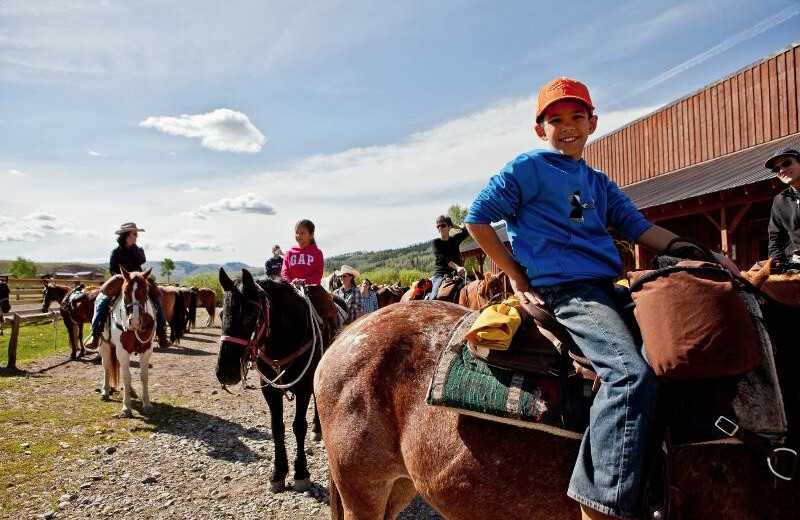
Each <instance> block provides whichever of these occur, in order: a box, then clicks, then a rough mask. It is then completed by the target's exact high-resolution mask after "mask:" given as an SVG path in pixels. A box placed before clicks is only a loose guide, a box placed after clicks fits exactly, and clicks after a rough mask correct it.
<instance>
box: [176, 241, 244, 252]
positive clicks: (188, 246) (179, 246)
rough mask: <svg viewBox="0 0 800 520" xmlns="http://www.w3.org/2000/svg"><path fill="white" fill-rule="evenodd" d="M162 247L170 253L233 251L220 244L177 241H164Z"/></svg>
mask: <svg viewBox="0 0 800 520" xmlns="http://www.w3.org/2000/svg"><path fill="white" fill-rule="evenodd" d="M161 247H163V248H165V249H169V250H170V251H223V250H225V249H233V248H231V247H223V246H221V245H218V244H211V243H207V242H188V241H185V240H177V239H171V240H162V241H161Z"/></svg>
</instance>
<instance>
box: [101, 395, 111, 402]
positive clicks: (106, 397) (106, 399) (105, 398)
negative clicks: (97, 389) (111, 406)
mask: <svg viewBox="0 0 800 520" xmlns="http://www.w3.org/2000/svg"><path fill="white" fill-rule="evenodd" d="M100 400H101V401H110V400H111V396H110V395H108V394H100Z"/></svg>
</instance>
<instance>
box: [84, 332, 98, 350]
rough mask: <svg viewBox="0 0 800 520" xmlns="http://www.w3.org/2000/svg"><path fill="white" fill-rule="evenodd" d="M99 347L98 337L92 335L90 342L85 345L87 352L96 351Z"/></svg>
mask: <svg viewBox="0 0 800 520" xmlns="http://www.w3.org/2000/svg"><path fill="white" fill-rule="evenodd" d="M99 346H100V335H99V334H98V335H96V336H95V335H94V334H92V340H91V341H89V342H87V343H86V348H87V349H89V350H97V347H99Z"/></svg>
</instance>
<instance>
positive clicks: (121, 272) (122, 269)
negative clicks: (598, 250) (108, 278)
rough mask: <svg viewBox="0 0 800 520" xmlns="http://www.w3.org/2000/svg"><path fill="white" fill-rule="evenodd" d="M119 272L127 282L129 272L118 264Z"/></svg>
mask: <svg viewBox="0 0 800 520" xmlns="http://www.w3.org/2000/svg"><path fill="white" fill-rule="evenodd" d="M119 272H120V274H121V275H122V277H123V278H125V281H127V282H130V281H131V273H129V272H128V271H126V270H125V268H124V267H122V266H119Z"/></svg>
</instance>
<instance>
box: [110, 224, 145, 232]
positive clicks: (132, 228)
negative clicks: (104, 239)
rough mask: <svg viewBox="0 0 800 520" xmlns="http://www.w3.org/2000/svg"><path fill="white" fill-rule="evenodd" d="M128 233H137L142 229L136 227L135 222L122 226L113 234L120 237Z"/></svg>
mask: <svg viewBox="0 0 800 520" xmlns="http://www.w3.org/2000/svg"><path fill="white" fill-rule="evenodd" d="M129 231H136V232H137V233H138V232H139V231H144V229H141V228H138V227H136V222H126V223H124V224H122V225H121V226H120V227H119V229H118V230H116V231H114V233H116V234H117V235H121V234H123V233H127V232H129Z"/></svg>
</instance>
